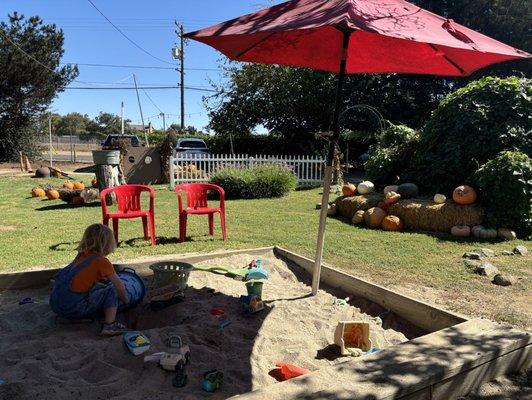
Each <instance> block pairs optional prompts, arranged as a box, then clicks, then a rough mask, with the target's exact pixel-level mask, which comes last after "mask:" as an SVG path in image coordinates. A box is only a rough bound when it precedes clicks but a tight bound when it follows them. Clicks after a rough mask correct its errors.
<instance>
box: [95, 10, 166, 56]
mask: <svg viewBox="0 0 532 400" xmlns="http://www.w3.org/2000/svg"><path fill="white" fill-rule="evenodd" d="M87 1H88V2H89V3H90V5H92V7H94V9H95V10H96V11H98V12H99V13H100V14H101V16H102V17H104V18H105V19H106V20H107V22H109V23H110V24H111V25H112V26H113V27H114V28H115V29H116V30H117V31H118V32H119V33H120V34H121V35H122V36H123V37H124V38H126V39H127V40H128V41H129V42H130V43H131V44H133V45H134V46H135V47H137V48H138V49H139V50H141V51H142V52H144V53H145V54H147V55H149V56H150V57H152V58H154V59H156V60H158V61H160V62H163V63H165V64H170V65H175V64H174V63H171V62H168V61H166V60H163V59H162V58H159V57H157V56H154V55H153V54H151V53H150V52H149V51H147V50H145V49H144V48H143V47H141V46H140V45H139V44H138V43H137V42H135V41H134V40H133V39H131V38H130V37H129V36H127V35H126V34H125V33H124V32H122V30H121V29H120V28H119V27H118V26H116V25H115V24H114V23H113V22H112V21H111V20H110V19H109V18H107V16H106V15H105V14H104V13H103V12H101V11H100V9H99V8H98V7H96V5H95V4H94V3H93V2H92V0H87Z"/></svg>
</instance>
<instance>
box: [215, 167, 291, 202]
mask: <svg viewBox="0 0 532 400" xmlns="http://www.w3.org/2000/svg"><path fill="white" fill-rule="evenodd" d="M211 182H212V183H215V184H217V185H219V186H221V187H223V188H224V190H225V194H226V197H227V198H233V199H259V198H269V197H281V196H284V195H286V194H287V193H288V192H289V191H291V190H294V189H295V187H296V184H297V179H296V177H295V175H294V174H293V173H292V171H291V170H289V169H288V168H286V167H283V166H280V165H276V164H262V165H256V166H253V167H248V168H237V167H227V168H222V169H220V170H218V171H217V172H215V173H214V174H213V175H212V176H211Z"/></svg>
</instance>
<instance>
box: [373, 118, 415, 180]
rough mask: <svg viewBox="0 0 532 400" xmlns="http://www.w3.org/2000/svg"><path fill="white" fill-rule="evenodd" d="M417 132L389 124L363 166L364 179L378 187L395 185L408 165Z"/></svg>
mask: <svg viewBox="0 0 532 400" xmlns="http://www.w3.org/2000/svg"><path fill="white" fill-rule="evenodd" d="M418 141H419V132H417V131H415V130H414V129H412V128H409V127H408V126H406V125H393V124H390V125H389V126H388V127H387V128H386V129H385V130H384V132H383V133H382V134H381V135H380V136H379V137H378V145H377V147H376V149H375V151H374V152H373V154H372V155H371V156H370V158H369V160H368V161H367V162H366V163H365V164H364V168H365V169H366V177H367V178H368V179H369V180H371V181H373V182H374V183H376V184H378V185H386V184H390V183H395V181H396V179H397V177H399V178H401V176H402V175H403V173H404V172H405V170H406V169H408V167H409V165H410V159H411V157H412V154H413V153H414V151H415V148H416V145H417V142H418Z"/></svg>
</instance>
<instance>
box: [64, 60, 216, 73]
mask: <svg viewBox="0 0 532 400" xmlns="http://www.w3.org/2000/svg"><path fill="white" fill-rule="evenodd" d="M60 65H80V66H83V67H109V68H135V69H163V70H173V71H175V70H176V68H172V67H157V66H152V65H119V64H91V63H75V62H70V63H60ZM185 70H186V71H221V69H219V68H188V67H187V68H185Z"/></svg>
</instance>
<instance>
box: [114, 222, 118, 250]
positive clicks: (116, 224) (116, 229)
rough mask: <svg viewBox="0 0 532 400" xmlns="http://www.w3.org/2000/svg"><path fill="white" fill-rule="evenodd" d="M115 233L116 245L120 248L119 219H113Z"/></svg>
mask: <svg viewBox="0 0 532 400" xmlns="http://www.w3.org/2000/svg"><path fill="white" fill-rule="evenodd" d="M113 233H114V234H115V240H116V245H117V246H118V218H113Z"/></svg>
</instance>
